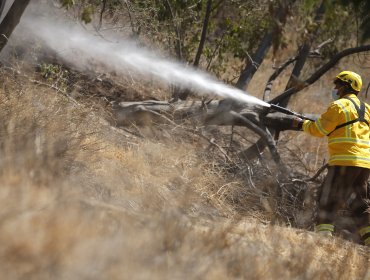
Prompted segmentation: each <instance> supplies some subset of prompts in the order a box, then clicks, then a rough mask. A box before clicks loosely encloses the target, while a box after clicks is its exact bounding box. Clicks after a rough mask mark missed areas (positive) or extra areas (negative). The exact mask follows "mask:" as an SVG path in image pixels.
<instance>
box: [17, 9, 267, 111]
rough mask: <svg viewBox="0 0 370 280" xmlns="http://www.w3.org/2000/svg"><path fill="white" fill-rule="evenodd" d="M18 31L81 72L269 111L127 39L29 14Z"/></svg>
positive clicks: (233, 90) (257, 100)
mask: <svg viewBox="0 0 370 280" xmlns="http://www.w3.org/2000/svg"><path fill="white" fill-rule="evenodd" d="M21 28H23V29H26V31H27V33H28V34H29V35H31V36H32V37H33V38H38V39H39V40H40V41H42V42H43V43H44V44H46V45H47V46H48V47H49V48H51V49H53V50H55V51H56V52H57V53H58V55H59V56H60V57H62V58H63V59H64V60H65V61H67V62H68V63H70V64H72V65H73V66H74V67H76V68H77V69H79V70H81V71H87V70H89V71H94V72H99V70H98V69H102V68H105V69H107V70H106V71H114V72H116V73H117V74H119V75H128V73H129V71H135V72H137V73H138V74H142V75H144V76H152V77H153V78H155V79H159V80H161V81H163V82H165V83H168V84H173V85H176V86H178V87H181V88H188V89H191V90H192V91H194V92H195V93H197V94H208V95H218V96H220V97H223V98H232V99H234V100H237V101H240V102H245V103H249V104H255V105H261V106H267V107H269V104H268V103H266V102H263V101H262V100H260V99H258V98H256V97H253V96H250V95H248V94H246V93H245V92H243V91H241V90H238V89H236V88H234V87H231V86H228V85H226V84H224V83H222V82H220V81H219V80H217V79H215V78H214V77H212V76H210V75H208V74H206V73H205V72H202V71H200V70H197V69H194V68H192V67H187V66H185V65H183V64H181V63H179V62H176V61H173V60H168V59H165V58H163V56H161V55H159V54H157V53H154V52H152V51H149V50H147V49H145V48H143V47H140V46H139V45H138V44H137V43H135V42H133V41H130V40H128V39H125V40H122V39H118V38H117V36H115V37H114V36H113V37H112V36H109V35H108V36H107V37H105V38H103V37H102V36H98V35H97V34H96V33H95V34H94V32H92V31H88V30H87V29H84V28H83V27H82V26H81V25H78V24H75V23H71V22H68V23H67V22H62V23H57V21H55V20H53V21H52V16H51V17H49V18H45V17H44V18H42V17H40V16H38V17H35V16H31V15H30V13H28V14H27V13H26V15H25V17H24V18H23V19H22V22H21ZM109 37H110V38H109Z"/></svg>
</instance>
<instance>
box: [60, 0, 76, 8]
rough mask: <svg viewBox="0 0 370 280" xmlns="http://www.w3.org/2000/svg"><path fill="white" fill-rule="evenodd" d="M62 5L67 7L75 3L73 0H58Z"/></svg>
mask: <svg viewBox="0 0 370 280" xmlns="http://www.w3.org/2000/svg"><path fill="white" fill-rule="evenodd" d="M60 2H61V4H62V6H63V7H65V8H67V9H69V8H71V7H72V6H73V5H75V4H76V2H75V0H60Z"/></svg>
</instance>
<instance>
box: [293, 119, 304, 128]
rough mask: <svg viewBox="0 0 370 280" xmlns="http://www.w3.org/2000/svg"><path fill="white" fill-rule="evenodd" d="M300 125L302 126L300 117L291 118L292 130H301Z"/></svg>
mask: <svg viewBox="0 0 370 280" xmlns="http://www.w3.org/2000/svg"><path fill="white" fill-rule="evenodd" d="M302 126H303V120H302V119H301V118H298V117H294V118H293V120H292V128H293V129H294V130H303V129H302Z"/></svg>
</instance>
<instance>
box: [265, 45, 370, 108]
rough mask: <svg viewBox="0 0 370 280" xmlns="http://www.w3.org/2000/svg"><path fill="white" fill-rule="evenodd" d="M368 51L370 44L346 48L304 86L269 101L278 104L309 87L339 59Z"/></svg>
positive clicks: (294, 88)
mask: <svg viewBox="0 0 370 280" xmlns="http://www.w3.org/2000/svg"><path fill="white" fill-rule="evenodd" d="M366 51H370V45H363V46H359V47H354V48H348V49H345V50H343V51H341V52H339V53H337V54H336V55H334V56H333V57H332V59H331V60H330V61H329V62H327V63H326V64H325V65H323V66H322V67H321V68H320V69H319V70H317V71H316V72H315V73H313V74H312V75H311V76H310V77H309V78H308V79H307V80H305V81H304V85H303V87H302V86H301V87H292V88H290V89H288V90H286V91H284V92H283V93H282V94H280V95H279V96H277V97H275V98H274V99H272V100H271V101H270V102H269V103H272V104H278V103H280V102H281V101H282V100H283V99H285V98H286V97H288V96H292V95H293V94H295V93H297V92H299V91H301V90H302V89H304V88H306V87H308V86H309V85H311V84H313V83H314V82H316V81H317V80H318V79H320V78H321V76H322V75H324V74H325V73H326V72H327V71H329V70H330V69H331V68H332V67H333V66H335V64H337V63H338V61H339V60H341V59H342V58H343V57H346V56H348V55H351V54H355V53H360V52H366Z"/></svg>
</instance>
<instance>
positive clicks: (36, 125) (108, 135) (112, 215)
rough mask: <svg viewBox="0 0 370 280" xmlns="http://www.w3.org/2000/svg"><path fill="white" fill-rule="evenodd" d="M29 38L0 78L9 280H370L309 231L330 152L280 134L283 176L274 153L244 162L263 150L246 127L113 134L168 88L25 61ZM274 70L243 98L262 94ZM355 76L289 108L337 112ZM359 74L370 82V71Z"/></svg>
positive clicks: (2, 233)
mask: <svg viewBox="0 0 370 280" xmlns="http://www.w3.org/2000/svg"><path fill="white" fill-rule="evenodd" d="M25 30H27V29H26V28H25V29H22V24H21V25H20V26H19V29H17V30H16V32H15V34H14V37H13V38H12V40H11V41H10V43H11V44H9V45H8V46H7V49H5V52H3V53H2V57H1V62H2V64H1V67H0V85H1V86H0V118H1V120H2V122H1V125H0V137H1V138H0V170H1V171H0V180H1V182H2V183H1V187H0V204H1V208H0V216H1V219H0V221H1V222H0V240H1V244H2V246H1V248H0V259H1V262H0V271H1V278H2V279H370V269H369V249H367V248H365V247H364V246H361V245H358V244H356V243H354V242H351V241H348V240H346V239H347V238H345V236H342V237H339V236H337V237H333V238H324V237H321V236H318V235H317V234H315V233H313V232H312V226H313V224H312V219H313V216H314V215H315V202H314V198H313V196H314V191H315V186H316V185H317V184H318V183H319V182H320V180H322V175H321V176H320V177H319V179H318V180H316V181H314V182H308V181H306V180H307V179H309V178H310V177H312V176H313V175H314V173H315V172H316V170H317V169H318V168H319V167H321V165H322V163H323V160H325V157H326V156H325V152H326V146H325V145H326V144H325V141H323V140H317V139H313V138H309V137H307V136H305V135H304V134H303V133H301V134H300V133H298V132H286V133H284V135H283V136H282V138H281V139H280V141H279V143H278V150H279V152H280V153H281V156H282V159H283V162H284V163H285V164H286V165H287V166H288V168H289V172H290V173H289V174H280V173H279V171H278V167H277V166H276V165H275V164H274V163H273V161H272V160H271V156H270V155H269V153H268V151H266V152H264V153H262V154H261V156H260V157H259V158H257V159H256V160H253V161H244V160H242V159H241V158H239V157H238V152H239V151H240V150H242V149H243V147H247V146H248V145H250V144H251V143H253V142H254V141H256V139H257V136H256V135H254V134H253V133H252V132H250V131H249V130H247V129H245V128H240V127H239V128H237V127H235V128H233V130H232V129H231V127H223V128H218V127H215V126H210V127H203V126H202V125H201V124H199V123H197V120H184V121H183V122H181V123H174V122H164V123H156V122H151V121H148V122H145V121H143V122H142V123H139V124H138V123H130V124H126V125H124V126H118V125H117V122H116V119H115V115H114V106H115V105H116V104H117V103H119V102H121V101H141V100H149V99H150V100H167V99H169V98H170V92H169V91H170V90H169V87H168V85H166V84H165V83H163V82H157V81H153V78H152V80H150V79H149V80H145V79H143V77H142V76H141V75H137V76H136V75H135V74H133V75H131V76H130V75H127V76H124V75H123V74H122V72H118V71H116V72H115V71H113V70H112V71H107V70H106V68H105V67H106V65H104V64H103V63H100V62H99V61H98V62H99V63H95V62H96V61H92V60H88V61H89V62H90V63H91V65H93V66H96V67H97V69H98V70H101V69H103V70H106V71H105V72H104V71H97V72H96V73H94V72H91V71H90V70H91V69H89V71H86V69H83V70H82V69H81V68H77V67H74V66H75V65H74V64H73V63H72V62H71V61H65V60H63V55H61V54H58V53H56V54H55V53H53V52H52V51H51V52H50V46H39V45H37V42H34V41H32V44H30V46H32V47H31V48H29V49H32V52H30V53H29V52H27V51H25V49H26V50H27V49H28V48H25V47H24V46H27V45H26V44H24V41H23V40H24V38H23V35H24V33H25ZM40 44H41V43H40ZM41 45H42V44H41ZM29 49H28V51H29ZM76 52H77V51H76ZM78 55H81V54H80V53H78V52H77V56H76V57H78ZM35 57H36V58H35ZM76 57H73V59H75V58H76ZM73 59H72V60H73ZM83 59H84V58H82V56H81V61H83ZM89 59H90V58H89ZM81 64H82V63H81ZM107 64H108V63H107ZM267 64H268V62H265V64H263V65H262V68H261V70H260V71H259V72H258V74H257V75H256V76H255V77H254V80H255V83H253V84H252V85H251V86H250V87H249V88H248V91H249V92H251V93H253V95H255V96H257V97H261V91H259V90H260V87H259V86H258V85H260V84H265V81H266V79H267V78H268V77H269V75H270V74H271V71H272V70H271V67H270V66H269V65H267ZM91 65H89V67H91ZM108 65H109V64H108ZM350 65H352V66H353V60H352V59H348V60H343V61H341V63H340V65H338V66H337V68H334V69H333V70H332V71H330V72H329V73H328V74H327V75H325V76H324V77H323V78H322V80H320V82H318V83H316V84H315V85H313V86H312V87H309V88H308V89H306V90H305V91H303V92H301V93H299V95H298V96H297V97H295V98H294V99H293V101H292V103H291V105H290V106H291V107H292V108H294V109H295V110H297V111H299V112H304V113H306V110H307V109H308V108H307V103H309V102H312V100H313V99H314V100H316V102H317V103H315V104H313V106H312V108H309V109H310V112H307V113H319V112H320V110H323V109H324V108H325V107H326V105H325V104H326V102H328V101H329V98H327V97H322V96H321V95H320V94H321V93H322V92H323V91H325V90H328V88H330V87H331V84H330V83H331V77H332V76H333V75H334V73H336V72H337V71H338V69H341V68H345V67H348V66H350ZM353 70H360V72H362V73H364V77H366V78H365V79H366V80H365V79H364V80H365V81H367V82H369V80H368V79H369V78H368V77H369V75H370V73H369V69H365V68H363V67H362V66H361V65H355V66H354V69H353ZM123 72H124V71H123ZM102 73H103V74H102ZM284 79H287V77H284ZM276 87H278V88H279V89H280V88H283V82H282V83H281V84H278V85H276ZM305 94H306V95H309V96H310V98H309V97H307V99H306V98H305V96H303V95H305ZM311 96H314V97H315V98H312V97H311ZM194 99H200V98H199V97H194ZM365 100H366V99H365ZM309 104H311V103H309ZM311 109H312V110H311ZM143 124H147V125H143ZM230 135H233V137H234V139H230V137H231V136H230ZM225 151H226V152H225Z"/></svg>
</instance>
